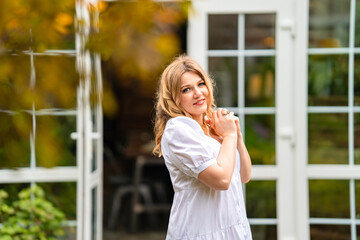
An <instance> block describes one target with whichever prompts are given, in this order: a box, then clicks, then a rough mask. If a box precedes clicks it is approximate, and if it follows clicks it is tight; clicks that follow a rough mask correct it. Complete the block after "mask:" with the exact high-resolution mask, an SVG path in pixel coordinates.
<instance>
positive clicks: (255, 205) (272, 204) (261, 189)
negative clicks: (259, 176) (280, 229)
mask: <svg viewBox="0 0 360 240" xmlns="http://www.w3.org/2000/svg"><path fill="white" fill-rule="evenodd" d="M245 195H246V212H247V216H248V217H249V218H276V182H275V181H257V180H256V181H255V180H253V181H250V182H248V183H247V184H246V194H245Z"/></svg>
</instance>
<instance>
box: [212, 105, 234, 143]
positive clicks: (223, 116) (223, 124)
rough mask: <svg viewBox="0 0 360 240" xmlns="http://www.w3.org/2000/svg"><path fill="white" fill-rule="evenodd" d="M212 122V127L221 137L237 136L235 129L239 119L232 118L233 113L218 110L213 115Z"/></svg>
mask: <svg viewBox="0 0 360 240" xmlns="http://www.w3.org/2000/svg"><path fill="white" fill-rule="evenodd" d="M213 119H214V122H212V127H213V128H214V129H215V130H216V132H217V133H218V134H219V135H220V136H221V137H223V138H224V137H226V136H237V135H238V134H237V131H238V130H237V128H240V126H239V127H238V126H237V125H238V123H237V122H239V119H238V118H237V117H235V116H234V113H233V112H230V113H229V111H228V110H226V109H218V110H217V111H215V112H214V113H213Z"/></svg>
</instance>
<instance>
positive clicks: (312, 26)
mask: <svg viewBox="0 0 360 240" xmlns="http://www.w3.org/2000/svg"><path fill="white" fill-rule="evenodd" d="M309 4H310V6H309V7H310V9H309V47H310V48H336V47H348V46H349V26H350V24H349V21H350V0H310V2H309Z"/></svg>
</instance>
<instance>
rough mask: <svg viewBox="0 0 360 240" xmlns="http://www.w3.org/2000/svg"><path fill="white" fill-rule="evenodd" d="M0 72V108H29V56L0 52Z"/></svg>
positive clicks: (31, 96) (30, 98)
mask: <svg viewBox="0 0 360 240" xmlns="http://www.w3.org/2000/svg"><path fill="white" fill-rule="evenodd" d="M0 72H1V76H0V109H5V110H18V109H31V106H32V98H33V92H32V91H31V89H30V87H29V86H30V57H29V56H25V55H16V56H14V55H6V54H0ZM9 99H11V101H9Z"/></svg>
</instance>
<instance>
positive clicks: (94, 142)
mask: <svg viewBox="0 0 360 240" xmlns="http://www.w3.org/2000/svg"><path fill="white" fill-rule="evenodd" d="M97 146H98V140H97V139H93V140H92V158H91V162H92V164H91V171H92V172H93V171H95V170H96V169H97V161H98V154H97V153H98V147H97Z"/></svg>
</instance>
